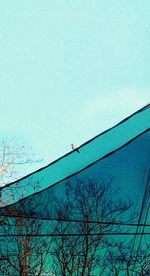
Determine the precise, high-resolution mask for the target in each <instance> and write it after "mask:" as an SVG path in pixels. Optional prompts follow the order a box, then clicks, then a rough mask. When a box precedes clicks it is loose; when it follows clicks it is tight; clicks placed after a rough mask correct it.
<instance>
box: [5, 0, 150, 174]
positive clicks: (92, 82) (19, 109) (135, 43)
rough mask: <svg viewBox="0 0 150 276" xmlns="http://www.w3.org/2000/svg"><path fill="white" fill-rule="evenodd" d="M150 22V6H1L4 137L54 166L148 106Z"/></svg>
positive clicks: (135, 2) (112, 1)
mask: <svg viewBox="0 0 150 276" xmlns="http://www.w3.org/2000/svg"><path fill="white" fill-rule="evenodd" d="M149 15H150V1H149V0H147V1H146V0H122V1H120V0H104V1H102V0H98V1H96V0H93V1H91V0H90V1H88V0H86V1H84V0H83V1H82V0H76V1H71V0H59V1H58V0H53V1H52V0H43V1H38V0H35V1H34V0H30V1H24V0H13V1H12V0H6V1H2V0H0V53H1V54H0V114H1V116H0V136H1V137H6V136H7V137H8V138H9V137H10V138H12V137H17V139H18V138H22V139H23V141H24V143H25V144H26V143H27V144H28V145H31V146H32V149H33V152H34V153H35V154H37V155H38V156H39V157H41V158H44V164H47V163H49V162H50V161H52V160H54V159H56V158H58V157H59V156H61V155H63V154H65V153H66V152H68V151H70V144H71V143H74V144H76V145H81V144H82V143H83V142H85V141H87V140H88V139H90V138H92V137H93V136H95V135H97V134H99V133H100V132H101V131H103V130H105V129H107V128H109V127H111V126H112V125H114V124H116V123H117V122H119V121H120V120H122V119H123V118H124V117H126V116H128V115H129V114H131V113H133V112H134V111H136V110H137V109H139V108H140V107H142V106H144V105H145V104H147V103H149V99H150V97H149V96H150V16H149ZM36 166H37V167H38V166H40V165H39V164H37V165H36ZM34 169H35V168H34ZM30 170H31V171H32V170H33V168H30Z"/></svg>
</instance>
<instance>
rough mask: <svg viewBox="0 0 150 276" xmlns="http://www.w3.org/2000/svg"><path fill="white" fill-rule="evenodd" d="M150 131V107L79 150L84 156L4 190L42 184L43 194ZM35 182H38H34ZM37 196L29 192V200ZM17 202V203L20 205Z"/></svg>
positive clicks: (72, 154)
mask: <svg viewBox="0 0 150 276" xmlns="http://www.w3.org/2000/svg"><path fill="white" fill-rule="evenodd" d="M149 127H150V104H148V105H147V106H145V107H143V108H142V109H140V110H138V111H137V112H135V113H133V114H132V115H130V116H129V117H127V118H126V119H124V120H123V121H121V122H120V123H118V124H117V125H115V126H114V127H112V128H110V129H108V130H106V131H104V132H102V133H100V134H99V135H97V136H96V137H94V138H92V139H91V140H89V141H87V142H85V143H84V144H82V145H81V146H80V147H79V150H80V154H78V153H77V152H75V151H71V152H69V153H67V154H65V155H64V156H62V157H60V158H59V159H57V160H55V161H53V162H52V163H50V164H48V165H47V166H45V167H43V168H40V169H39V170H37V171H35V172H33V173H30V174H29V175H26V176H25V177H23V178H21V179H20V180H18V181H14V182H12V183H9V184H7V185H5V186H3V187H1V188H0V189H1V190H4V191H5V189H6V188H7V189H8V188H9V187H10V188H11V189H12V188H15V186H16V184H17V186H18V187H19V185H20V184H22V183H27V182H28V183H29V182H31V181H38V179H39V180H41V179H42V180H41V182H42V185H41V188H40V190H38V192H39V191H41V190H43V189H46V188H47V187H49V186H51V185H54V184H55V183H58V182H60V181H61V180H62V179H65V178H67V177H69V176H70V175H73V174H75V173H76V172H78V171H81V170H82V169H84V168H85V167H87V166H89V165H90V164H92V163H94V162H96V161H97V160H99V159H101V158H103V157H104V156H107V155H108V154H109V153H110V152H114V151H116V150H117V149H118V148H121V147H122V146H123V145H125V144H127V143H128V142H129V141H130V140H133V139H134V138H135V137H137V136H139V135H140V134H141V133H144V132H145V131H147V130H148V129H149ZM33 178H34V180H33ZM33 193H35V191H34V190H32V189H29V190H28V191H27V192H26V194H25V197H27V196H29V195H31V194H33ZM17 201H18V200H17V198H16V200H15V201H14V202H17Z"/></svg>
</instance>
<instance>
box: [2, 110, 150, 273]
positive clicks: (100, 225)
mask: <svg viewBox="0 0 150 276" xmlns="http://www.w3.org/2000/svg"><path fill="white" fill-rule="evenodd" d="M149 126H150V106H147V107H145V108H143V109H142V110H140V111H139V112H137V113H135V114H134V115H132V116H131V117H129V118H127V119H126V120H124V121H123V122H121V123H120V124H119V125H117V126H115V127H114V128H112V129H110V130H108V131H107V132H105V133H103V134H101V135H99V136H97V137H95V138H94V139H92V140H91V141H89V142H87V143H85V144H84V145H82V146H81V147H80V148H79V151H80V153H78V152H76V151H74V152H72V153H69V154H68V155H66V156H64V157H63V158H61V159H59V160H58V161H56V162H54V163H52V164H50V165H49V166H47V167H46V168H43V169H41V170H40V171H38V172H35V173H33V174H32V175H29V176H27V177H26V178H24V179H22V180H20V181H19V182H17V183H12V184H10V185H8V186H7V187H5V188H3V189H2V197H3V200H4V205H3V206H2V207H1V228H0V229H1V230H0V234H1V241H2V243H1V259H2V260H3V261H4V258H5V257H6V256H7V258H8V259H9V261H11V262H12V263H14V262H15V261H16V262H18V264H17V267H19V260H20V259H19V256H20V255H19V253H18V252H22V253H21V254H22V255H23V254H24V252H23V248H24V247H23V245H22V243H25V241H28V244H30V258H29V256H28V257H27V259H26V261H28V262H30V265H31V263H32V266H35V264H37V265H36V267H37V268H36V269H37V270H36V271H35V275H40V274H38V271H39V269H40V268H39V258H40V254H41V255H42V256H44V255H45V254H46V252H48V253H47V255H46V256H47V258H46V259H45V263H44V267H45V270H44V271H45V272H44V273H52V271H53V274H52V275H94V276H96V275H104V276H105V275H132V276H133V275H135V276H136V275H149V262H150V251H149V248H150V243H149V237H150V235H149V234H150V213H149V208H150V128H149ZM9 194H13V195H14V194H15V195H14V196H12V200H10V199H9V197H10V195H9ZM8 199H9V200H10V202H9V201H8ZM5 202H6V204H5ZM13 235H14V236H13ZM32 235H33V236H32ZM34 235H35V236H34ZM41 235H42V236H41ZM86 235H87V236H86ZM87 237H88V238H87ZM29 241H30V242H29ZM8 244H9V245H11V251H12V252H14V254H13V256H12V255H11V253H9V251H8ZM35 244H36V246H35ZM39 244H41V245H42V246H41V247H39ZM50 245H51V246H50ZM91 245H92V246H91ZM32 246H33V247H32ZM87 246H88V247H87ZM73 248H74V249H73ZM87 248H90V249H88V250H89V251H88V254H87V256H86V257H87V259H88V260H89V264H87V266H86V269H85V271H83V265H80V266H79V268H78V269H77V268H76V270H74V272H72V274H69V269H71V264H70V263H69V262H70V261H69V260H70V259H71V256H72V255H71V254H73V253H72V252H74V255H73V258H72V259H71V261H72V266H73V264H74V269H75V267H77V264H78V265H79V264H82V263H84V262H85V260H84V258H83V256H84V257H85V251H86V250H85V249H87ZM35 249H36V250H35ZM62 249H63V250H64V251H63V254H64V255H63V254H62V255H61V253H60V252H61V250H62ZM94 250H95V253H94V254H95V255H94V258H95V259H94V260H95V261H94V262H95V265H94V266H93V268H92V270H90V272H88V269H90V268H89V267H90V263H92V264H93V259H92V257H91V256H92V254H93V253H92V252H94ZM35 251H37V252H41V253H40V254H39V253H37V254H35ZM33 252H34V253H33ZM56 253H57V254H56ZM14 256H15V257H14ZM23 256H24V255H23ZM35 256H36V257H35ZM58 256H59V257H60V259H61V261H62V260H63V257H62V256H65V260H66V268H64V269H65V270H64V271H65V272H62V270H61V261H60V260H59V261H58ZM36 261H37V263H36ZM67 262H68V263H67ZM96 262H97V263H96ZM28 264H29V263H28ZM24 266H25V263H24ZM2 269H3V271H4V264H3V263H2ZM67 269H68V270H67ZM14 271H15V270H14V267H13V266H10V268H9V273H10V274H8V275H13V273H14ZM117 271H118V272H117ZM56 272H57V273H56ZM15 273H16V274H15V275H20V274H19V273H20V272H15ZM17 273H18V274H17ZM88 273H89V274H88ZM115 273H116V274H115ZM117 273H118V274H117ZM142 273H143V274H142ZM27 275H28V274H27ZM29 275H30V274H29ZM41 275H42V274H41ZM43 275H44V274H43ZM50 275H51V274H50Z"/></svg>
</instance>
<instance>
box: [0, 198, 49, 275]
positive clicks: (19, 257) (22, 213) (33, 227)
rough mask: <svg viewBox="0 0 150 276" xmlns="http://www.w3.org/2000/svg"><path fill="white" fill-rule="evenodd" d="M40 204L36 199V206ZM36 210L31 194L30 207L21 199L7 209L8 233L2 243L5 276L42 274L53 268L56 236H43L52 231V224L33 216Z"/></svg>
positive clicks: (3, 219) (3, 224) (5, 230)
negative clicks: (54, 239)
mask: <svg viewBox="0 0 150 276" xmlns="http://www.w3.org/2000/svg"><path fill="white" fill-rule="evenodd" d="M38 207H39V206H38V202H36V203H35V202H34V209H36V208H38ZM34 209H33V199H32V197H31V198H30V200H29V201H28V206H26V202H25V201H21V202H19V204H18V205H13V206H10V207H8V208H6V210H5V209H4V210H3V212H2V217H1V221H0V223H1V229H2V231H1V233H3V234H4V236H3V237H1V243H0V252H1V256H0V260H1V264H0V270H1V273H2V274H1V275H4V276H6V275H16V276H17V275H21V276H23V275H24V276H28V275H41V274H42V273H44V271H50V267H49V268H48V264H49V259H50V252H51V246H52V241H53V237H51V236H50V237H42V236H39V234H44V233H45V232H48V231H49V229H50V225H49V224H48V222H46V221H44V220H40V219H36V218H35V217H33V214H34ZM5 235H6V236H5ZM7 235H10V236H7ZM13 235H14V236H13ZM36 235H37V236H36Z"/></svg>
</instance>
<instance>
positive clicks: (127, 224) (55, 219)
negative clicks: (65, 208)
mask: <svg viewBox="0 0 150 276" xmlns="http://www.w3.org/2000/svg"><path fill="white" fill-rule="evenodd" d="M3 216H4V217H5V216H6V217H13V218H24V219H39V220H46V221H60V222H79V223H89V224H90V223H91V224H104V225H123V226H141V227H150V224H139V223H127V222H122V221H96V220H79V219H61V218H43V217H32V216H13V215H11V216H8V215H3Z"/></svg>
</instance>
